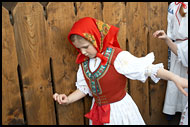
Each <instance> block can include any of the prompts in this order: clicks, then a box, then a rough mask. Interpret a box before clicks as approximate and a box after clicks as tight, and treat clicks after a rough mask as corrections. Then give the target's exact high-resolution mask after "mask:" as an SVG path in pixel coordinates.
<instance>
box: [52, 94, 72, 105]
mask: <svg viewBox="0 0 190 127" xmlns="http://www.w3.org/2000/svg"><path fill="white" fill-rule="evenodd" d="M53 99H54V100H55V101H57V102H58V103H59V104H63V105H67V104H69V99H68V97H67V96H66V95H65V94H57V93H55V94H54V95H53Z"/></svg>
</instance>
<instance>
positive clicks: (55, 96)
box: [53, 93, 59, 101]
mask: <svg viewBox="0 0 190 127" xmlns="http://www.w3.org/2000/svg"><path fill="white" fill-rule="evenodd" d="M58 95H59V94H57V93H55V94H54V95H53V99H54V100H55V101H56V100H57V97H58Z"/></svg>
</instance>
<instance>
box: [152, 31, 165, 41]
mask: <svg viewBox="0 0 190 127" xmlns="http://www.w3.org/2000/svg"><path fill="white" fill-rule="evenodd" d="M153 36H154V37H157V38H160V39H162V40H167V39H168V36H167V35H166V33H165V32H164V30H157V31H156V32H154V33H153Z"/></svg>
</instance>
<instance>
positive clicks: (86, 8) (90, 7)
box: [76, 2, 102, 125]
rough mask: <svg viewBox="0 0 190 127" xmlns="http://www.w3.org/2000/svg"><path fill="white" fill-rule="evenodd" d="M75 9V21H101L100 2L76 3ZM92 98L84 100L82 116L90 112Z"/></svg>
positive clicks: (86, 120)
mask: <svg viewBox="0 0 190 127" xmlns="http://www.w3.org/2000/svg"><path fill="white" fill-rule="evenodd" d="M76 7H77V20H78V19H80V18H83V17H92V18H96V19H99V20H102V9H101V3H100V2H76ZM91 104H92V98H91V97H89V96H86V97H85V98H84V107H85V109H84V110H85V111H84V114H86V113H88V112H89V111H90V107H91ZM85 124H86V125H88V124H89V119H87V118H86V117H85Z"/></svg>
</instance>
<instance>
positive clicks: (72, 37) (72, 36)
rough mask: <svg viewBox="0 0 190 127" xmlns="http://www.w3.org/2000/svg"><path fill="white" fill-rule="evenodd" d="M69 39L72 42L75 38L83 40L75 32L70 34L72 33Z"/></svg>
mask: <svg viewBox="0 0 190 127" xmlns="http://www.w3.org/2000/svg"><path fill="white" fill-rule="evenodd" d="M70 39H71V41H72V42H75V41H76V40H77V41H80V40H84V38H83V37H81V36H80V35H77V34H72V35H71V36H70Z"/></svg>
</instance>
